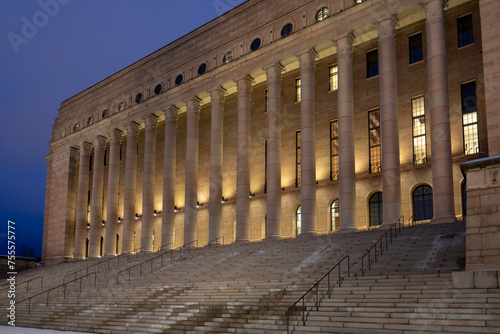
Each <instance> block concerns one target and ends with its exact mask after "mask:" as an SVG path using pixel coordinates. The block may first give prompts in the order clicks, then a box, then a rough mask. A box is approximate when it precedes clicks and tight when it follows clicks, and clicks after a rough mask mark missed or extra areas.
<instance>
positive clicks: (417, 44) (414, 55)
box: [408, 33, 424, 64]
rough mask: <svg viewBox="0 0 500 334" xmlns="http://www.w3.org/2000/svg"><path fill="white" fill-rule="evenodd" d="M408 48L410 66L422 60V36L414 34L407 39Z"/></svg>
mask: <svg viewBox="0 0 500 334" xmlns="http://www.w3.org/2000/svg"><path fill="white" fill-rule="evenodd" d="M408 45H409V48H410V50H409V51H410V64H414V63H417V62H419V61H422V60H424V52H423V49H422V34H421V33H419V34H416V35H413V36H410V37H409V38H408Z"/></svg>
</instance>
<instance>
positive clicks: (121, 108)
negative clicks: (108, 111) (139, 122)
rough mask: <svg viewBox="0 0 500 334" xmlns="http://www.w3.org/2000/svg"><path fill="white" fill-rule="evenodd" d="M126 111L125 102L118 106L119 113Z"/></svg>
mask: <svg viewBox="0 0 500 334" xmlns="http://www.w3.org/2000/svg"><path fill="white" fill-rule="evenodd" d="M124 109H125V102H120V104H119V105H118V111H123V110H124Z"/></svg>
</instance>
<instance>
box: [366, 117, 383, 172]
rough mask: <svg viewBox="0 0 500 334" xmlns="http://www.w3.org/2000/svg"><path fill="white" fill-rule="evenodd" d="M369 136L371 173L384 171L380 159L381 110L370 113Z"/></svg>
mask: <svg viewBox="0 0 500 334" xmlns="http://www.w3.org/2000/svg"><path fill="white" fill-rule="evenodd" d="M368 131H369V133H368V136H369V145H370V171H369V172H370V173H377V172H380V171H381V170H382V165H381V157H380V109H374V110H370V111H369V112H368Z"/></svg>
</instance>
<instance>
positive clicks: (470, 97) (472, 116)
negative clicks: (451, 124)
mask: <svg viewBox="0 0 500 334" xmlns="http://www.w3.org/2000/svg"><path fill="white" fill-rule="evenodd" d="M460 93H461V98H462V122H463V123H462V124H463V135H464V153H465V154H475V153H479V137H478V129H477V99H476V82H475V81H471V82H467V83H464V84H461V85H460Z"/></svg>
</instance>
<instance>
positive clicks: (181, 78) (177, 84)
mask: <svg viewBox="0 0 500 334" xmlns="http://www.w3.org/2000/svg"><path fill="white" fill-rule="evenodd" d="M182 81H184V76H183V75H182V74H179V75H178V76H177V77H176V78H175V85H176V86H179V85H180V84H181V83H182Z"/></svg>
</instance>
